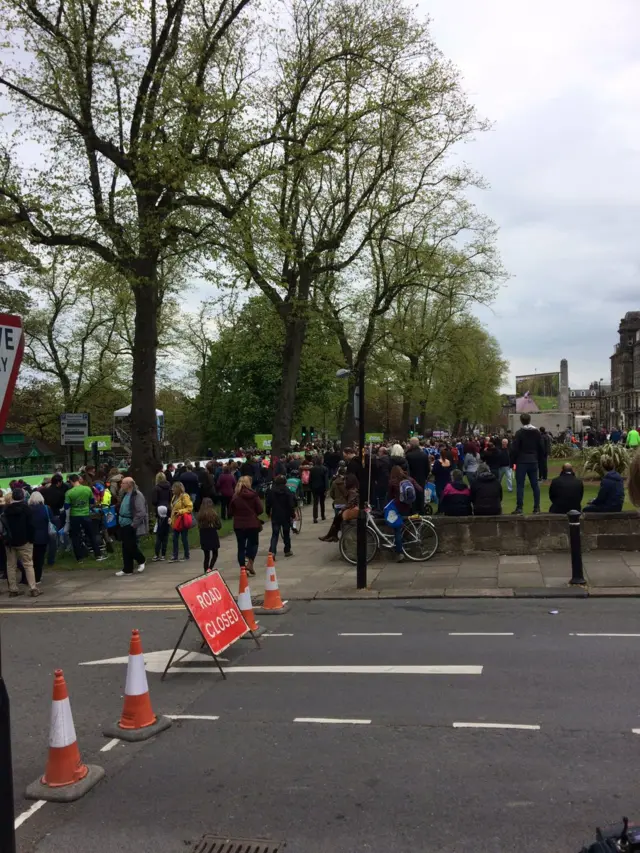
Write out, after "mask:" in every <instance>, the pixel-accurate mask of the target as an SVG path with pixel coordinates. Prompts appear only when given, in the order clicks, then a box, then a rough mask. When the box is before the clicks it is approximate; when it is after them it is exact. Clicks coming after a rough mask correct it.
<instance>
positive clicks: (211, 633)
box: [176, 572, 249, 655]
mask: <svg viewBox="0 0 640 853" xmlns="http://www.w3.org/2000/svg"><path fill="white" fill-rule="evenodd" d="M176 589H177V590H178V593H179V595H180V598H181V599H182V601H183V602H184V605H185V607H186V608H187V610H188V611H189V613H190V614H191V617H192V618H193V621H194V622H195V623H196V625H197V626H198V629H199V630H200V633H201V634H202V638H203V640H204V641H205V643H206V644H207V645H208V646H209V648H210V649H211V651H212V652H213V654H214V655H219V654H220V653H221V652H223V651H224V650H225V649H228V648H229V646H230V645H232V643H235V641H236V640H239V639H240V637H242V636H243V635H244V634H246V633H247V632H248V631H249V626H248V625H247V623H246V622H245V620H244V616H243V615H242V613H240V611H239V609H238V605H237V604H236V602H235V600H234V598H233V596H232V595H231V592H230V590H229V587H228V586H227V585H226V583H225V582H224V580H223V579H222V576H221V575H220V572H208V573H207V574H206V575H202V576H201V577H198V578H194V579H193V580H190V581H187V582H186V583H181V584H179V585H178V586H177V587H176Z"/></svg>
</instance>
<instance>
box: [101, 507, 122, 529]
mask: <svg viewBox="0 0 640 853" xmlns="http://www.w3.org/2000/svg"><path fill="white" fill-rule="evenodd" d="M102 514H103V515H104V526H105V527H107V528H111V527H115V526H116V524H117V523H118V517H117V515H116V511H115V508H114V507H110V506H104V507H102Z"/></svg>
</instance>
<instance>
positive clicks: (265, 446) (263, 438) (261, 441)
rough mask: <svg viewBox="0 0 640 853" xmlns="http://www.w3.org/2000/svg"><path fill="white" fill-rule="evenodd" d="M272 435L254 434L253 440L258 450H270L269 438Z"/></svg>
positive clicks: (270, 438)
mask: <svg viewBox="0 0 640 853" xmlns="http://www.w3.org/2000/svg"><path fill="white" fill-rule="evenodd" d="M272 438H273V435H272V434H271V433H265V434H264V435H254V436H253V440H254V442H255V445H256V447H257V448H258V450H271V440H272Z"/></svg>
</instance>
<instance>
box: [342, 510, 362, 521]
mask: <svg viewBox="0 0 640 853" xmlns="http://www.w3.org/2000/svg"><path fill="white" fill-rule="evenodd" d="M359 512H360V510H359V509H358V507H357V506H348V507H347V508H346V509H345V510H344V511H343V513H342V520H343V521H353V520H354V518H357V517H358V513H359Z"/></svg>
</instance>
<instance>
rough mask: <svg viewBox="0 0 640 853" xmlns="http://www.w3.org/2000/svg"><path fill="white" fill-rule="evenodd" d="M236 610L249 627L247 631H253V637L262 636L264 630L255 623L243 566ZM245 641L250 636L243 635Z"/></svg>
mask: <svg viewBox="0 0 640 853" xmlns="http://www.w3.org/2000/svg"><path fill="white" fill-rule="evenodd" d="M238 609H239V611H240V613H242V615H243V616H244V620H245V622H246V623H247V625H248V626H249V629H250V630H251V631H253V633H254V636H259V635H260V634H264V630H265V629H264V628H261V627H260V625H258V623H257V622H256V618H255V616H254V615H253V604H252V603H251V590H250V589H249V580H248V578H247V570H246V569H245V567H244V566H241V567H240V587H239V589H238ZM244 636H245V637H246V638H247V639H251V634H249V633H246V634H245V635H244Z"/></svg>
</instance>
